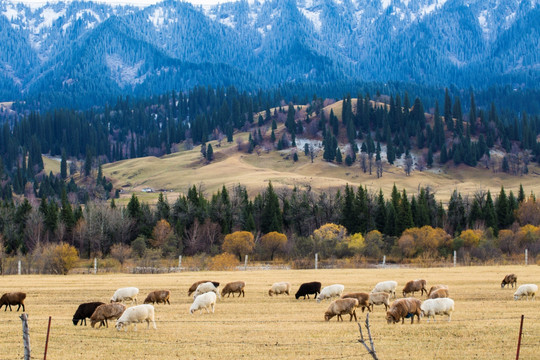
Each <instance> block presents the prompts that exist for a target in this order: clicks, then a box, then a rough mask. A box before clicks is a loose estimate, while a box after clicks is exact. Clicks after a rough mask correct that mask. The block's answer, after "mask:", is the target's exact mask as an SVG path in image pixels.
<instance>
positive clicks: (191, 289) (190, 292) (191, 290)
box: [187, 280, 219, 296]
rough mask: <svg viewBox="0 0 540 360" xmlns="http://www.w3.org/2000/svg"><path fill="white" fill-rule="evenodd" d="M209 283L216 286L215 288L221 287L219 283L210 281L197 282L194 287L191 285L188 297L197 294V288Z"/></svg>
mask: <svg viewBox="0 0 540 360" xmlns="http://www.w3.org/2000/svg"><path fill="white" fill-rule="evenodd" d="M207 282H211V283H212V284H214V286H215V287H218V286H219V283H218V282H217V281H210V280H201V281H196V282H194V283H193V285H191V286H190V287H189V290H188V292H187V294H188V296H191V294H193V293H194V292H195V290H197V286H199V285H201V284H203V283H207Z"/></svg>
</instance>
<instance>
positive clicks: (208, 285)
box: [193, 281, 221, 299]
mask: <svg viewBox="0 0 540 360" xmlns="http://www.w3.org/2000/svg"><path fill="white" fill-rule="evenodd" d="M207 292H213V293H215V294H216V295H219V291H218V288H217V286H215V285H214V283H212V282H211V281H208V282H205V283H202V284H199V286H197V289H196V290H195V292H194V293H193V298H194V299H195V298H197V296H199V295H202V294H206V293H207ZM220 298H221V296H220Z"/></svg>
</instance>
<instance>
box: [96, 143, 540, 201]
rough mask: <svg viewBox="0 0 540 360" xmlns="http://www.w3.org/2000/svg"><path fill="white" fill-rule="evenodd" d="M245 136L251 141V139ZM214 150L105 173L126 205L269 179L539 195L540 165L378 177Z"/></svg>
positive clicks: (231, 148)
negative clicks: (206, 155)
mask: <svg viewBox="0 0 540 360" xmlns="http://www.w3.org/2000/svg"><path fill="white" fill-rule="evenodd" d="M241 137H243V138H244V140H247V138H248V135H247V134H243V135H241ZM211 143H212V144H213V146H214V145H215V143H214V142H211ZM214 149H216V150H215V152H214V154H215V156H216V160H214V161H213V162H212V163H210V164H206V163H205V162H204V161H203V159H202V156H201V153H200V149H199V148H198V147H196V148H194V149H193V150H189V151H182V152H179V153H176V154H173V155H168V156H164V157H161V158H156V157H145V158H140V159H130V160H123V161H120V162H115V163H111V164H107V165H105V166H104V167H103V172H104V174H105V175H106V176H107V177H110V178H111V179H112V180H113V183H114V185H115V187H118V188H122V189H123V193H122V194H121V199H125V200H126V201H127V199H128V198H129V197H130V196H131V194H132V193H135V194H136V195H137V196H141V198H142V199H143V201H148V202H154V201H155V200H156V199H157V196H158V192H156V193H153V194H152V193H150V194H148V193H143V192H142V189H143V188H147V187H149V188H152V189H154V190H155V191H157V190H159V189H164V190H167V191H169V192H168V193H166V194H167V195H168V198H169V201H171V200H173V201H174V200H176V198H177V196H178V193H184V192H186V191H187V189H188V187H190V186H192V185H197V186H198V185H200V184H202V185H203V186H204V189H205V190H206V193H207V194H208V195H211V194H212V193H215V192H216V191H217V190H219V189H220V188H221V187H222V186H223V185H225V187H227V188H230V187H232V186H234V185H236V184H242V185H245V186H246V187H247V189H248V191H249V192H250V194H255V193H258V192H260V191H261V190H263V189H264V188H266V187H267V186H268V181H272V184H273V185H274V186H275V187H276V188H278V189H279V188H293V187H294V186H297V187H300V188H307V187H309V186H311V188H312V189H313V190H314V191H316V192H323V191H328V190H332V189H337V188H342V187H344V186H345V184H347V183H348V184H351V185H354V186H355V187H356V186H358V185H365V186H367V187H368V189H369V190H372V191H378V190H379V189H382V190H383V192H384V193H385V194H389V193H390V192H391V189H392V186H393V185H394V184H396V185H397V186H398V188H400V189H401V188H404V189H406V190H407V191H408V192H409V193H410V194H414V193H416V191H417V189H418V187H419V186H430V187H431V188H432V189H433V190H434V191H435V193H436V197H437V198H438V199H440V200H442V201H447V200H448V199H449V198H450V194H451V193H452V192H453V190H454V189H458V190H459V191H460V192H461V193H462V194H470V195H472V194H474V192H475V191H477V190H480V189H482V190H486V191H487V190H488V189H489V190H491V191H492V192H498V191H499V190H500V188H501V186H504V188H505V189H508V191H509V190H513V191H514V193H517V190H518V189H519V185H520V184H523V186H524V187H525V188H526V189H530V190H531V191H533V192H535V193H539V192H540V181H539V180H540V175H537V174H538V173H540V169H539V168H537V167H531V171H530V174H529V175H526V176H522V177H515V176H510V175H507V174H504V173H493V172H492V171H491V170H484V169H481V168H480V167H478V168H470V167H467V166H464V165H460V166H459V167H454V166H449V167H443V168H440V169H437V170H426V171H423V172H419V171H414V172H412V174H411V176H406V175H405V172H404V171H403V169H401V168H399V167H394V166H389V165H388V164H386V165H385V170H384V171H385V172H384V174H383V177H382V178H380V179H377V177H376V176H375V171H373V175H369V174H364V173H363V172H362V170H361V169H360V166H359V164H357V163H356V164H353V165H352V166H351V167H347V166H345V165H340V166H338V165H336V164H333V163H328V162H326V161H324V160H322V157H321V155H319V156H318V157H317V158H316V159H315V161H314V163H311V161H310V159H309V157H307V156H305V155H304V154H303V152H302V150H300V149H299V161H298V162H296V163H295V162H293V160H292V158H291V156H288V155H289V153H290V152H291V149H289V150H284V151H280V152H270V153H268V154H267V153H264V152H262V153H261V154H260V155H257V154H256V153H253V154H246V153H245V152H238V151H237V149H236V144H228V145H227V144H226V145H223V146H222V147H221V148H220V147H215V146H214ZM287 157H289V158H288V159H287ZM121 202H122V201H121Z"/></svg>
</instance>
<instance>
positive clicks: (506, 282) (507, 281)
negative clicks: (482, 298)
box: [501, 274, 517, 289]
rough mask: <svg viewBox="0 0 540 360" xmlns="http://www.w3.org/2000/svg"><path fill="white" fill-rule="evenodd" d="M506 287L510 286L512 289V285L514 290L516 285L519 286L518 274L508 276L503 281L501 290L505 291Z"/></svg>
mask: <svg viewBox="0 0 540 360" xmlns="http://www.w3.org/2000/svg"><path fill="white" fill-rule="evenodd" d="M506 285H508V288H510V285H512V289H513V288H514V285H516V286H517V276H516V274H508V275H506V276H505V277H504V279H503V281H502V282H501V289H503V288H504V287H505V286H506Z"/></svg>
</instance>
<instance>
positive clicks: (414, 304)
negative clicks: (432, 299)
mask: <svg viewBox="0 0 540 360" xmlns="http://www.w3.org/2000/svg"><path fill="white" fill-rule="evenodd" d="M421 304H422V302H421V301H420V300H418V299H416V298H413V297H410V298H405V299H398V300H396V301H394V302H393V303H392V306H391V307H390V310H388V311H387V312H386V322H387V323H388V324H392V323H394V324H395V323H397V322H399V320H400V319H401V323H402V324H403V323H404V322H405V318H411V324H413V323H414V316H415V315H416V317H417V318H418V322H420V313H421V311H422V310H421V308H420V306H421Z"/></svg>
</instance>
